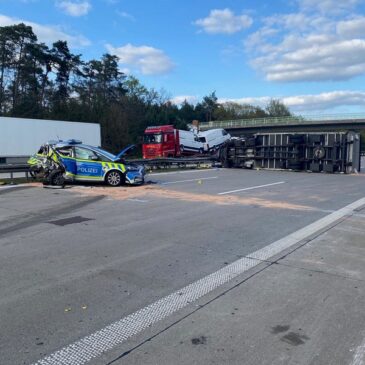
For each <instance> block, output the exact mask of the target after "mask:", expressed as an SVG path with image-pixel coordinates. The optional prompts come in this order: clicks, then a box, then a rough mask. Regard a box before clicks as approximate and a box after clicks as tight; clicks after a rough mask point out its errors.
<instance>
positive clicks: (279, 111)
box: [265, 99, 291, 117]
mask: <svg viewBox="0 0 365 365" xmlns="http://www.w3.org/2000/svg"><path fill="white" fill-rule="evenodd" d="M265 110H266V112H267V114H268V115H269V116H270V117H289V116H291V113H290V110H289V108H288V107H287V106H286V105H285V104H284V103H283V102H282V101H280V100H278V99H271V100H270V102H269V103H268V105H267V106H266V108H265Z"/></svg>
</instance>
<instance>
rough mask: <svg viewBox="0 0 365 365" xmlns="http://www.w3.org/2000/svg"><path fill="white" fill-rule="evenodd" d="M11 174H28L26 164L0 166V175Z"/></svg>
mask: <svg viewBox="0 0 365 365" xmlns="http://www.w3.org/2000/svg"><path fill="white" fill-rule="evenodd" d="M12 172H13V173H14V172H29V166H28V165H26V164H19V165H17V164H14V165H0V174H1V173H12Z"/></svg>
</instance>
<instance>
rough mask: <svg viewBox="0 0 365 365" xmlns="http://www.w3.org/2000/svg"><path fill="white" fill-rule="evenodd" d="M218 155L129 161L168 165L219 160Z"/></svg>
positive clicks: (142, 163) (132, 160)
mask: <svg viewBox="0 0 365 365" xmlns="http://www.w3.org/2000/svg"><path fill="white" fill-rule="evenodd" d="M217 160H218V158H217V157H216V156H206V157H186V158H184V157H176V158H175V157H166V158H151V159H142V158H141V159H131V160H127V162H132V163H139V164H141V165H158V164H160V165H161V166H163V165H168V164H188V163H196V164H198V163H204V162H212V161H217Z"/></svg>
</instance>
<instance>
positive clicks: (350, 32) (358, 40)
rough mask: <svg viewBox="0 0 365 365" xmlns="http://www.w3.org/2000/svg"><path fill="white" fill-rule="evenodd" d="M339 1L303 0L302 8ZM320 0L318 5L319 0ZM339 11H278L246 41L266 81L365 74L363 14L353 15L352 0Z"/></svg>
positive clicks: (341, 77) (252, 60)
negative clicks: (283, 12)
mask: <svg viewBox="0 0 365 365" xmlns="http://www.w3.org/2000/svg"><path fill="white" fill-rule="evenodd" d="M337 3H341V4H342V2H341V1H338V0H337V1H336V2H335V1H333V0H326V1H324V2H322V1H317V0H316V1H312V0H301V1H300V4H301V8H300V9H304V8H305V9H307V8H308V7H309V6H310V5H311V6H317V5H318V6H319V4H321V6H325V5H326V6H328V7H329V6H330V5H332V6H333V7H335V6H336V4H337ZM316 4H317V5H316ZM346 4H347V5H346V6H345V5H344V6H343V7H342V10H343V11H345V10H347V13H343V14H341V16H339V15H338V14H336V15H331V14H320V13H313V14H312V13H307V12H305V11H304V10H301V11H299V12H298V13H292V14H277V15H275V16H271V17H268V18H264V19H263V25H262V27H261V28H259V29H258V30H257V31H256V32H254V33H252V34H251V35H250V36H249V37H248V38H247V40H246V41H245V45H246V51H247V54H248V55H249V57H251V65H252V66H253V67H254V68H256V69H257V70H258V71H260V72H261V73H263V74H264V75H265V78H266V79H267V80H268V81H277V82H296V81H337V80H349V79H351V78H354V77H356V76H360V75H363V74H365V17H362V16H357V15H353V13H352V9H353V7H354V6H356V4H357V1H355V0H353V1H348V2H346Z"/></svg>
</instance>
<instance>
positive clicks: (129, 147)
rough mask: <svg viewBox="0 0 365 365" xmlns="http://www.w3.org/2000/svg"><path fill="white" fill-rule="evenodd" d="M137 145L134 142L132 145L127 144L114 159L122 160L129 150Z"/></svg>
mask: <svg viewBox="0 0 365 365" xmlns="http://www.w3.org/2000/svg"><path fill="white" fill-rule="evenodd" d="M135 147H136V146H135V145H134V144H131V145H129V146H127V147H126V148H124V149H123V150H122V151H121V152H120V153H119V154H118V155H116V156H115V158H114V159H113V161H114V162H116V161H118V160H120V159H121V158H122V157H123V156H124V155H125V154H126V153H127V152H128V151H130V150H132V149H133V148H135Z"/></svg>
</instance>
